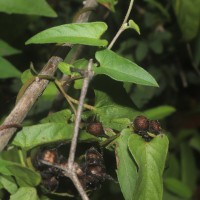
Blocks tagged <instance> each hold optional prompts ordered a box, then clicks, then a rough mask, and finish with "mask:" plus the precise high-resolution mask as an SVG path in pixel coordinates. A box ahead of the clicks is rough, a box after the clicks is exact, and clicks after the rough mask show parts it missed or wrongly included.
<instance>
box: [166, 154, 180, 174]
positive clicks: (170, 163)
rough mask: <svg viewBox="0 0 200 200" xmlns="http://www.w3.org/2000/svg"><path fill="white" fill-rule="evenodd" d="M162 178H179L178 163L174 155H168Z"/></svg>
mask: <svg viewBox="0 0 200 200" xmlns="http://www.w3.org/2000/svg"><path fill="white" fill-rule="evenodd" d="M164 177H166V178H167V177H173V178H179V177H180V163H179V161H178V159H177V158H176V157H175V155H174V154H168V158H167V163H166V170H165V173H164Z"/></svg>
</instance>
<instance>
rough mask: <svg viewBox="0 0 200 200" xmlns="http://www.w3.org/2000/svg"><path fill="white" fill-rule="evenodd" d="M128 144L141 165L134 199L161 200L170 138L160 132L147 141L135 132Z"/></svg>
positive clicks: (139, 165)
mask: <svg viewBox="0 0 200 200" xmlns="http://www.w3.org/2000/svg"><path fill="white" fill-rule="evenodd" d="M128 146H129V150H130V151H131V154H132V156H133V158H134V159H135V161H136V163H137V165H138V167H139V171H138V180H137V183H136V188H135V192H134V197H133V199H137V200H144V199H148V200H161V199H162V195H163V181H162V176H163V170H164V166H165V160H166V156H167V151H168V138H167V137H166V136H165V135H163V134H160V135H158V136H157V137H155V138H154V139H152V140H151V141H150V142H145V141H144V140H143V139H142V138H141V137H140V136H138V135H136V134H133V135H131V136H130V137H129V141H128Z"/></svg>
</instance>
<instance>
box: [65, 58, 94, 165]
mask: <svg viewBox="0 0 200 200" xmlns="http://www.w3.org/2000/svg"><path fill="white" fill-rule="evenodd" d="M92 64H93V61H92V59H90V60H89V63H88V66H87V69H86V73H85V78H84V80H83V86H82V89H81V94H80V99H79V105H78V109H77V115H76V120H75V124H74V135H73V138H72V142H71V147H70V153H69V158H68V166H69V168H72V166H73V163H74V158H75V153H76V146H77V140H78V133H79V124H80V122H81V113H82V110H83V104H84V100H85V96H86V93H87V89H88V85H89V82H90V80H91V78H92V76H93V72H92Z"/></svg>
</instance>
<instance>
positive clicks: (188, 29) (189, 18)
mask: <svg viewBox="0 0 200 200" xmlns="http://www.w3.org/2000/svg"><path fill="white" fill-rule="evenodd" d="M173 5H174V11H175V14H176V17H177V20H178V24H179V26H180V29H181V31H182V35H183V39H185V40H186V41H189V40H192V39H193V38H194V37H196V35H197V34H198V30H199V24H200V14H199V13H200V1H199V0H193V1H188V0H176V1H174V2H173Z"/></svg>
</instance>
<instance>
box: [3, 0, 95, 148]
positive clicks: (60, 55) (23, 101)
mask: <svg viewBox="0 0 200 200" xmlns="http://www.w3.org/2000/svg"><path fill="white" fill-rule="evenodd" d="M96 6H97V2H96V1H95V0H86V1H85V5H84V8H86V7H93V8H95V7H96ZM90 14H91V11H89V12H84V13H83V14H81V15H80V16H79V18H78V19H77V21H76V22H78V23H81V22H86V21H88V18H89V16H90ZM68 52H69V47H67V46H59V47H58V50H57V51H56V52H55V53H54V55H53V56H52V57H51V58H50V59H49V60H48V62H47V64H46V65H45V66H44V68H43V69H42V71H41V73H40V74H41V75H48V76H54V74H55V72H56V70H57V66H58V63H59V62H61V61H62V60H63V59H64V58H65V57H66V55H67V53H68ZM48 83H49V81H48V80H45V79H39V80H35V81H34V82H33V83H32V84H31V85H30V86H29V87H28V88H27V89H26V91H25V92H24V94H23V95H22V97H21V98H20V99H19V101H18V102H17V104H16V105H15V107H14V108H13V109H12V111H11V112H10V114H9V115H8V116H7V117H6V119H5V120H4V122H3V124H2V126H6V125H7V124H21V123H22V122H23V120H24V118H25V117H26V115H27V114H28V112H29V110H30V109H31V108H32V106H33V105H34V104H35V102H36V100H37V99H38V97H39V96H40V95H41V94H42V92H43V91H44V90H45V88H46V87H47V85H48ZM16 130H17V128H16V127H11V128H7V129H2V130H0V152H1V151H2V150H3V149H4V148H5V147H6V145H7V144H8V142H9V141H10V139H11V138H12V136H13V134H14V133H15V132H16Z"/></svg>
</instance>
